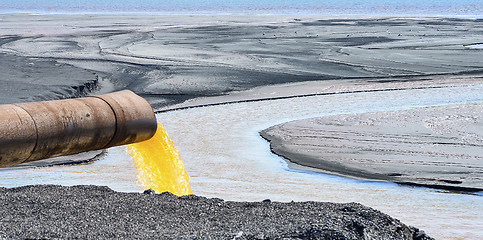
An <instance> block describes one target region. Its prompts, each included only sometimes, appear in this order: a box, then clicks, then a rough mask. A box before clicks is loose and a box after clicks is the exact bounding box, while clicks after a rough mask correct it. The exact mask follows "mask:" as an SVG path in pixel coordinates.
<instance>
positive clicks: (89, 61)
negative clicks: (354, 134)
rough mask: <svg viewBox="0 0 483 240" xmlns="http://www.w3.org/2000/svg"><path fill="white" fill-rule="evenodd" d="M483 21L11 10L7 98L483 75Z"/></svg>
mask: <svg viewBox="0 0 483 240" xmlns="http://www.w3.org/2000/svg"><path fill="white" fill-rule="evenodd" d="M482 27H483V22H482V21H481V20H479V19H457V18H422V17H421V18H416V17H415V18H398V17H385V18H383V17H380V18H373V17H360V18H351V17H339V18H335V17H331V18H327V17H317V16H275V15H274V16H255V15H252V16H236V15H229V16H156V15H154V16H146V15H134V16H129V15H126V16H123V15H0V58H1V60H2V61H1V65H0V69H1V70H2V71H0V72H2V73H1V75H0V76H1V77H0V83H1V84H0V86H1V87H0V92H1V93H2V94H1V95H0V96H2V97H1V98H0V101H1V103H6V102H13V101H32V100H45V99H59V98H69V97H77V96H82V95H86V94H89V93H96V92H99V91H101V92H109V91H114V90H121V89H130V90H132V91H134V92H136V93H137V94H140V95H141V96H143V97H145V98H147V99H148V100H149V101H150V103H151V104H152V105H153V106H154V107H155V108H164V107H167V106H171V105H173V104H179V103H183V102H185V101H186V100H188V99H194V98H199V97H211V96H220V95H227V94H231V93H234V92H238V91H245V90H249V89H252V88H256V87H262V86H267V85H274V84H286V83H301V82H305V83H306V82H317V83H320V82H324V81H329V80H332V81H339V80H351V81H352V84H355V85H356V86H357V85H359V83H363V81H370V82H371V83H372V84H378V83H381V84H387V83H388V82H393V83H397V84H398V85H399V86H403V85H405V84H411V82H413V81H420V82H423V81H425V80H428V81H426V84H425V85H426V86H427V87H429V85H431V80H430V79H432V78H433V77H438V76H455V75H458V76H460V75H481V73H482V68H481V66H483V58H481V49H480V48H477V47H474V46H478V44H481V28H482ZM459 84H467V83H466V82H465V81H460V82H459Z"/></svg>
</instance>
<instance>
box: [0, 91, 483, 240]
mask: <svg viewBox="0 0 483 240" xmlns="http://www.w3.org/2000/svg"><path fill="white" fill-rule="evenodd" d="M482 101H483V85H478V86H471V87H447V88H436V89H418V90H398V91H381V92H371V93H349V94H335V95H325V96H313V97H303V98H292V99H281V100H272V101H260V102H245V103H237V104H228V105H218V106H210V107H202V108H192V109H185V110H178V111H171V112H165V113H160V114H158V115H157V117H158V122H160V123H162V124H163V126H164V127H165V129H166V131H167V132H168V133H169V136H170V138H171V139H172V140H173V142H174V144H175V146H176V147H177V148H178V150H179V152H180V154H181V158H182V160H183V161H184V165H185V168H186V170H187V172H188V173H189V175H190V184H191V188H192V190H193V192H194V193H195V194H197V195H202V196H206V197H217V198H223V199H225V200H237V201H261V200H264V199H267V198H268V199H271V200H275V201H292V200H293V201H309V200H314V201H331V202H360V203H362V204H364V205H367V206H370V207H373V208H376V209H378V210H381V211H383V212H385V213H387V214H389V215H391V216H393V217H395V218H398V219H400V220H401V221H403V222H404V223H406V224H409V225H414V226H417V227H419V228H421V229H423V230H424V231H426V232H427V233H428V234H429V235H430V236H433V237H436V238H437V239H482V238H483V229H482V228H481V225H482V223H483V215H482V214H481V213H482V212H483V197H482V196H478V195H466V194H456V193H448V192H442V191H438V190H432V189H427V188H415V187H405V186H399V185H396V184H392V183H386V182H376V181H360V180H351V179H346V178H341V177H336V176H332V175H325V174H316V173H312V172H305V171H300V170H292V169H290V168H288V167H287V163H286V162H285V161H284V160H282V159H280V158H279V157H277V156H275V155H273V154H272V153H271V152H270V150H269V145H268V143H267V142H266V141H264V140H263V139H262V138H261V137H260V136H259V135H258V132H259V131H260V130H262V129H265V128H267V127H269V126H272V125H275V124H278V123H282V122H286V121H290V120H295V119H303V118H310V117H318V116H328V115H337V114H351V113H363V112H375V111H394V110H405V109H411V108H418V107H427V106H440V105H451V104H458V103H468V102H482ZM0 183H1V184H0V186H4V187H15V186H22V185H28V184H62V185H78V184H96V185H107V186H110V187H111V188H112V189H114V190H118V191H140V190H141V188H140V186H139V185H138V184H136V172H135V169H134V166H133V164H132V161H131V159H130V158H129V156H128V155H127V154H126V153H125V150H124V147H116V148H112V149H110V151H109V155H108V156H107V157H106V158H105V159H103V160H100V161H97V162H94V163H91V164H85V165H78V166H56V167H48V168H37V169H33V168H29V169H19V170H9V171H0Z"/></svg>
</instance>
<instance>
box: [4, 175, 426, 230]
mask: <svg viewBox="0 0 483 240" xmlns="http://www.w3.org/2000/svg"><path fill="white" fill-rule="evenodd" d="M0 205H1V206H2V207H1V210H0V212H1V214H0V238H2V239H12V238H14V239H26V238H28V239H52V238H61V239H65V238H81V239H106V238H111V239H112V238H116V239H122V238H128V239H133V238H143V239H153V238H156V239H431V238H430V237H429V236H427V235H426V234H424V232H423V231H420V230H418V229H417V228H414V227H409V226H406V225H405V224H403V223H401V222H400V221H399V220H397V219H394V218H391V217H390V216H388V215H386V214H384V213H382V212H379V211H377V210H374V209H372V208H369V207H365V206H363V205H361V204H357V203H346V204H339V203H326V202H290V203H280V202H271V201H270V200H268V199H267V200H265V201H262V202H230V201H224V200H222V199H208V198H204V197H199V196H194V195H192V196H185V197H176V196H174V195H172V194H169V193H163V194H154V192H152V191H146V192H145V193H144V194H141V193H121V192H115V191H113V190H111V189H109V188H107V187H99V186H74V187H64V186H53V185H40V186H26V187H20V188H12V189H7V188H0Z"/></svg>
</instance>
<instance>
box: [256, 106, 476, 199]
mask: <svg viewBox="0 0 483 240" xmlns="http://www.w3.org/2000/svg"><path fill="white" fill-rule="evenodd" d="M482 121H483V105H482V104H481V103H480V104H465V105H455V106H448V107H431V108H424V109H415V110H408V111H397V112H376V113H365V114H354V115H339V116H332V117H322V118H314V119H306V120H298V121H293V122H288V123H284V124H281V125H278V126H274V127H271V128H269V129H266V130H264V131H262V132H261V135H262V136H263V137H264V138H266V139H267V140H269V141H270V144H271V149H272V151H273V152H275V153H276V154H279V155H281V156H283V157H284V158H286V159H288V160H289V161H290V162H292V163H295V165H293V167H295V168H297V167H299V168H300V166H298V165H301V166H306V167H311V168H313V169H312V170H313V171H322V172H329V173H331V174H339V175H343V176H348V177H356V178H364V179H376V180H384V181H391V182H396V183H403V184H410V185H419V186H427V187H433V188H442V189H448V190H459V191H483V181H482V179H483V175H482V171H481V170H482V169H483V165H482V163H481V162H482V159H483V155H482V151H481V148H482V146H483V142H482V139H483V135H482V131H481V130H482V129H483V128H482V126H483V125H482V124H483V122H482Z"/></svg>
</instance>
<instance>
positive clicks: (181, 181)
mask: <svg viewBox="0 0 483 240" xmlns="http://www.w3.org/2000/svg"><path fill="white" fill-rule="evenodd" d="M127 149H128V153H129V155H131V157H132V159H133V161H134V165H135V167H136V169H137V171H138V181H139V182H140V183H141V184H142V185H143V186H144V189H152V190H154V191H155V192H156V193H163V192H170V193H172V194H174V195H176V196H183V195H190V194H193V192H191V188H190V185H189V176H188V173H186V171H185V169H184V166H183V162H182V161H181V158H180V156H179V152H178V150H176V148H175V147H174V146H173V141H171V139H169V137H168V134H166V131H165V130H164V128H163V126H162V125H161V124H159V123H158V130H157V131H156V134H155V135H154V137H152V138H151V139H149V140H146V141H143V142H139V143H133V144H129V145H128V146H127Z"/></svg>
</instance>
